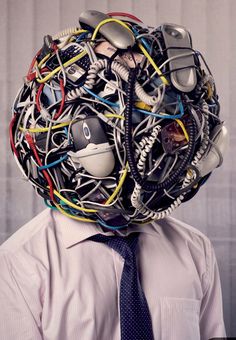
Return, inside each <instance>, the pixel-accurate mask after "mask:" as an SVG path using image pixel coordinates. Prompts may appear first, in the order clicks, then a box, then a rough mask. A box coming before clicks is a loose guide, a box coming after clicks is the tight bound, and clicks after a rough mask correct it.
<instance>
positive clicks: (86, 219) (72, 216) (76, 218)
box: [54, 202, 96, 222]
mask: <svg viewBox="0 0 236 340" xmlns="http://www.w3.org/2000/svg"><path fill="white" fill-rule="evenodd" d="M54 204H55V206H56V208H57V209H58V210H59V211H60V212H61V213H62V214H63V215H65V216H67V217H70V218H73V219H74V220H77V221H82V222H96V221H94V220H91V219H89V218H85V217H78V216H74V215H71V214H68V213H67V212H65V210H63V209H62V208H61V207H60V206H59V205H58V204H57V203H55V202H54Z"/></svg>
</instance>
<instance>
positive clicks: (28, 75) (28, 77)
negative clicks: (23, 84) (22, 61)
mask: <svg viewBox="0 0 236 340" xmlns="http://www.w3.org/2000/svg"><path fill="white" fill-rule="evenodd" d="M41 50H42V49H40V50H39V51H38V52H37V53H36V55H35V56H34V58H33V60H32V61H31V64H30V67H29V70H28V73H27V76H26V78H27V80H29V81H31V80H33V79H34V78H35V72H34V73H32V72H31V71H32V68H33V67H34V64H35V62H36V59H37V57H38V55H39V54H40V53H41Z"/></svg>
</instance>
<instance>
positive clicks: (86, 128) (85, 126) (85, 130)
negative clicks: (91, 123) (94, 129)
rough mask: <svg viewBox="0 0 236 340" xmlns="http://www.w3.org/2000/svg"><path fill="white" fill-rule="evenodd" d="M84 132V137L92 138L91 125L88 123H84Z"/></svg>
mask: <svg viewBox="0 0 236 340" xmlns="http://www.w3.org/2000/svg"><path fill="white" fill-rule="evenodd" d="M83 133H84V137H85V138H86V139H88V140H89V139H91V133H90V130H89V127H88V125H87V123H85V122H84V123H83Z"/></svg>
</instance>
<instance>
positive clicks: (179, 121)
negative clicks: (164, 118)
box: [175, 119, 189, 141]
mask: <svg viewBox="0 0 236 340" xmlns="http://www.w3.org/2000/svg"><path fill="white" fill-rule="evenodd" d="M175 120H176V122H177V123H178V124H179V126H180V127H181V129H182V130H183V133H184V137H185V138H186V140H187V141H189V136H188V132H187V130H186V129H185V126H184V124H183V123H182V122H181V120H180V119H175Z"/></svg>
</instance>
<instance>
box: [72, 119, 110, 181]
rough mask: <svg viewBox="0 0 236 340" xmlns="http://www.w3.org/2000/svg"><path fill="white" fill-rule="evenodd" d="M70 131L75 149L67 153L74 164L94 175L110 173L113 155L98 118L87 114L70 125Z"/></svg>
mask: <svg viewBox="0 0 236 340" xmlns="http://www.w3.org/2000/svg"><path fill="white" fill-rule="evenodd" d="M71 133H72V136H73V142H74V150H75V151H69V152H68V155H69V156H70V157H71V159H72V161H73V162H74V163H75V165H76V166H77V167H81V166H82V167H83V168H84V169H85V170H86V171H87V172H88V173H89V174H91V175H93V176H96V177H106V176H108V175H110V174H111V172H112V170H113V169H114V166H115V157H114V154H113V151H112V149H113V147H112V146H111V145H110V144H109V141H108V139H107V137H106V134H105V132H104V130H103V127H102V124H101V122H100V120H99V118H98V117H96V116H87V117H85V118H83V119H80V120H78V121H77V122H75V123H74V124H73V125H72V127H71Z"/></svg>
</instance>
